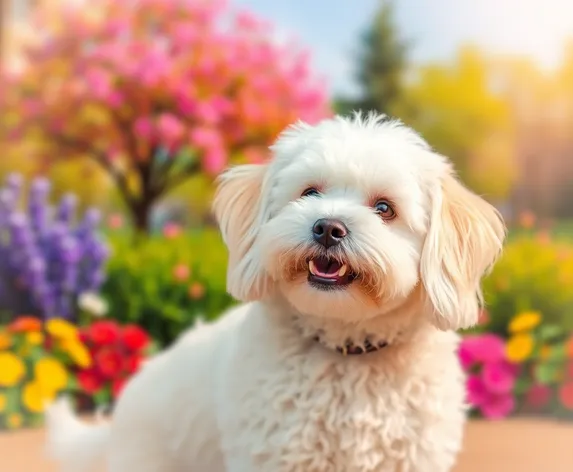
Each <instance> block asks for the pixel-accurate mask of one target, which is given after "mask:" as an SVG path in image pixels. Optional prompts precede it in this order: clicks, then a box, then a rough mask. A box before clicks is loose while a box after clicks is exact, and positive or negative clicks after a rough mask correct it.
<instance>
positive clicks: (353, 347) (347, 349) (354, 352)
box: [314, 336, 388, 356]
mask: <svg viewBox="0 0 573 472" xmlns="http://www.w3.org/2000/svg"><path fill="white" fill-rule="evenodd" d="M314 340H315V341H316V342H318V343H319V344H321V345H322V346H325V347H327V348H329V349H332V346H329V345H328V344H326V343H325V342H324V341H322V340H321V339H320V337H319V336H315V337H314ZM385 347H388V343H387V342H386V341H378V343H377V344H376V345H374V344H372V342H371V341H370V340H369V339H365V340H364V342H363V343H362V345H360V344H356V343H354V342H353V341H352V340H348V341H346V343H345V344H343V345H341V346H335V348H334V349H335V350H336V352H339V353H340V354H342V355H343V356H358V355H360V354H369V353H371V352H376V351H379V350H380V349H384V348H385Z"/></svg>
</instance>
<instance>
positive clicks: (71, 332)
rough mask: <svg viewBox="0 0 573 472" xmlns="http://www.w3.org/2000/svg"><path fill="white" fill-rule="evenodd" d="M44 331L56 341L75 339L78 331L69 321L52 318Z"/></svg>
mask: <svg viewBox="0 0 573 472" xmlns="http://www.w3.org/2000/svg"><path fill="white" fill-rule="evenodd" d="M46 331H47V332H48V333H49V334H51V335H52V336H53V337H54V338H57V339H77V337H78V330H77V328H76V327H75V326H74V325H73V324H71V323H70V322H69V321H66V320H63V319H61V318H53V319H51V320H49V321H47V322H46Z"/></svg>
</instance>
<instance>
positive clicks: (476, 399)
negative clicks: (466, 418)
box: [466, 375, 488, 407]
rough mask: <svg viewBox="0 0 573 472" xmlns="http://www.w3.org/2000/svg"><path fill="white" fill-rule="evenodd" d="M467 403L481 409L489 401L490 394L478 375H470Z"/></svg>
mask: <svg viewBox="0 0 573 472" xmlns="http://www.w3.org/2000/svg"><path fill="white" fill-rule="evenodd" d="M466 390H467V401H468V403H469V404H470V405H472V406H474V407H480V406H481V405H483V404H484V403H485V402H486V401H487V397H488V392H487V389H486V387H485V384H484V382H483V380H482V379H481V378H480V377H479V376H478V375H470V376H469V377H468V379H467V380H466Z"/></svg>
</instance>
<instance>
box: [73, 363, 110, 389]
mask: <svg viewBox="0 0 573 472" xmlns="http://www.w3.org/2000/svg"><path fill="white" fill-rule="evenodd" d="M77 379H78V383H79V384H80V387H81V388H82V390H83V391H84V392H86V393H88V394H89V395H93V394H94V393H97V392H98V390H99V389H101V388H102V387H103V383H104V381H103V378H102V377H101V375H99V373H98V372H97V371H96V370H95V369H93V368H91V369H85V370H80V371H79V372H78V374H77Z"/></svg>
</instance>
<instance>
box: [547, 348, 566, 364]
mask: <svg viewBox="0 0 573 472" xmlns="http://www.w3.org/2000/svg"><path fill="white" fill-rule="evenodd" d="M566 359H567V348H566V347H565V344H557V345H555V346H551V348H550V349H549V356H548V358H547V360H548V361H552V362H563V361H565V360H566Z"/></svg>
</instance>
